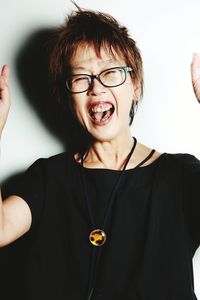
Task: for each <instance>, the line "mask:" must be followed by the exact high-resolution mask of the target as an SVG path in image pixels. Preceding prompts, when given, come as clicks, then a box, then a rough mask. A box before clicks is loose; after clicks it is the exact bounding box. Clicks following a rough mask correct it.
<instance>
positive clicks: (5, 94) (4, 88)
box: [0, 76, 9, 100]
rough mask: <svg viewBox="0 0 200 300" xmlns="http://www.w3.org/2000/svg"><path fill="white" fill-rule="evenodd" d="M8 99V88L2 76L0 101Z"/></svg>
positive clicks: (0, 78)
mask: <svg viewBox="0 0 200 300" xmlns="http://www.w3.org/2000/svg"><path fill="white" fill-rule="evenodd" d="M6 99H9V88H8V85H7V84H6V82H5V79H4V77H3V76H0V100H6Z"/></svg>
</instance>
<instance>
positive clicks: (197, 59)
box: [191, 53, 200, 103]
mask: <svg viewBox="0 0 200 300" xmlns="http://www.w3.org/2000/svg"><path fill="white" fill-rule="evenodd" d="M191 75H192V86H193V90H194V93H195V96H196V98H197V100H198V101H199V103H200V56H199V55H198V54H196V53H194V54H193V58H192V63H191Z"/></svg>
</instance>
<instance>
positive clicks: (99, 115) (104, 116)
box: [94, 110, 111, 121]
mask: <svg viewBox="0 0 200 300" xmlns="http://www.w3.org/2000/svg"><path fill="white" fill-rule="evenodd" d="M110 116H111V111H110V110H107V111H104V112H97V113H95V114H94V118H95V119H96V120H97V121H101V119H108V118H109V117H110Z"/></svg>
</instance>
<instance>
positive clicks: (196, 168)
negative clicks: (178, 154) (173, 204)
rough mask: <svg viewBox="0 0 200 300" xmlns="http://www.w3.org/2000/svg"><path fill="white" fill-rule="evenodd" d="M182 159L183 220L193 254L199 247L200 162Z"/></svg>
mask: <svg viewBox="0 0 200 300" xmlns="http://www.w3.org/2000/svg"><path fill="white" fill-rule="evenodd" d="M183 157H184V164H183V178H184V182H183V183H184V186H183V191H184V212H185V220H186V224H187V226H188V230H189V235H190V238H191V241H192V248H193V252H195V251H196V249H197V248H198V247H199V245H200V161H199V160H198V159H197V158H196V157H195V156H192V155H187V154H186V155H184V156H183Z"/></svg>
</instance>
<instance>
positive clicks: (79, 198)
mask: <svg viewBox="0 0 200 300" xmlns="http://www.w3.org/2000/svg"><path fill="white" fill-rule="evenodd" d="M84 171H85V172H84V173H85V176H86V181H87V187H88V192H89V199H90V201H91V206H92V209H93V213H94V216H95V220H96V225H97V227H101V222H102V219H103V215H104V212H105V206H106V201H107V199H108V195H109V193H110V192H111V188H112V187H113V184H114V182H116V178H117V176H118V175H119V172H121V171H116V170H108V169H89V168H84ZM199 182H200V162H199V160H197V159H196V158H195V157H194V156H192V155H189V154H166V153H164V154H162V155H161V156H160V157H159V158H158V159H157V160H156V161H154V162H153V163H152V164H150V165H148V166H145V167H140V168H136V169H127V170H125V174H124V176H123V179H122V181H121V183H120V186H119V189H118V192H117V195H116V198H115V202H114V205H113V207H112V215H111V226H110V228H109V230H108V232H107V235H108V236H107V241H106V243H105V244H104V245H103V246H102V247H103V248H102V256H101V263H100V266H99V273H98V277H97V282H96V291H95V293H94V297H93V298H92V299H97V300H98V299H99V300H194V299H197V298H196V296H195V294H194V289H193V288H194V285H193V268H192V257H193V255H194V253H195V251H196V249H197V248H198V246H199V245H200V217H199V214H200V192H199ZM10 193H11V194H16V195H19V196H21V197H22V198H23V199H24V200H25V201H26V202H27V203H28V205H29V206H30V209H31V211H32V217H33V222H32V226H31V230H30V231H29V232H28V233H27V234H26V235H25V242H24V244H23V245H25V246H24V247H25V248H24V249H25V251H24V252H23V255H24V257H23V259H24V262H25V263H24V267H25V270H26V271H25V276H24V278H23V279H22V280H21V281H20V284H21V285H22V286H23V291H24V292H25V298H24V299H26V300H36V299H37V300H46V299H55V300H66V299H70V300H86V295H87V283H88V275H89V264H90V257H91V249H92V247H93V246H92V245H91V244H90V242H89V239H88V235H89V233H90V231H91V229H92V228H91V225H90V224H91V222H90V218H89V214H88V210H87V205H86V202H85V198H84V193H83V185H82V181H81V176H80V165H79V164H78V163H77V162H76V161H75V160H74V158H73V157H72V156H70V155H69V154H67V153H62V154H59V155H56V156H53V157H50V158H48V159H39V160H37V161H36V162H35V163H34V164H33V165H32V166H31V167H30V168H29V169H28V170H27V172H26V173H25V174H24V175H23V176H22V178H21V179H20V180H19V182H18V184H17V185H16V186H15V187H13V189H12V191H10ZM8 247H9V246H8ZM0 251H2V250H0ZM0 293H1V292H0ZM16 294H17V292H15V295H16ZM17 296H18V295H17ZM17 296H16V297H17ZM19 296H20V295H19ZM4 299H6V298H4Z"/></svg>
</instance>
